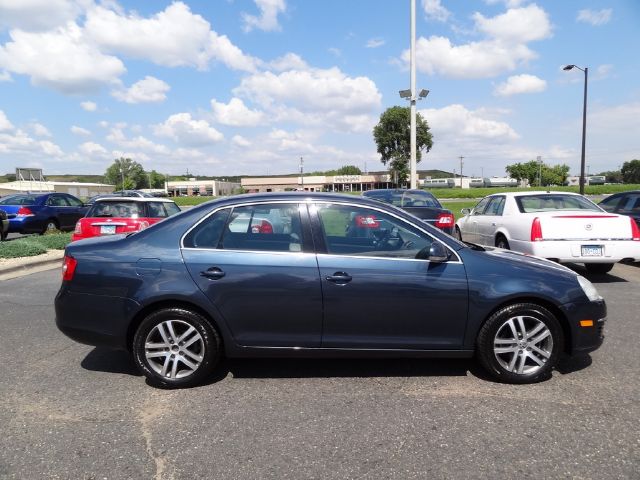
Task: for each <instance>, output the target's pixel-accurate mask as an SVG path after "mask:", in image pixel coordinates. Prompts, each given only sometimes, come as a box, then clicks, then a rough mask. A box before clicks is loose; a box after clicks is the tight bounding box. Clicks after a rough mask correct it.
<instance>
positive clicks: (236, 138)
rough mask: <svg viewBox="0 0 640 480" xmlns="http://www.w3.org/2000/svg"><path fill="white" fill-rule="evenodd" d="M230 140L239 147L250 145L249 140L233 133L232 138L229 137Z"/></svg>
mask: <svg viewBox="0 0 640 480" xmlns="http://www.w3.org/2000/svg"><path fill="white" fill-rule="evenodd" d="M231 142H232V143H233V144H234V145H235V146H236V147H241V148H245V147H248V146H250V145H251V142H250V141H249V140H247V139H246V138H244V137H243V136H241V135H234V136H233V138H232V139H231Z"/></svg>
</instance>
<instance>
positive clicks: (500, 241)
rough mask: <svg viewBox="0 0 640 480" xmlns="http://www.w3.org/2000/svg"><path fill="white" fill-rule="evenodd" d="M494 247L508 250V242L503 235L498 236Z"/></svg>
mask: <svg viewBox="0 0 640 480" xmlns="http://www.w3.org/2000/svg"><path fill="white" fill-rule="evenodd" d="M496 247H498V248H504V249H505V250H509V242H508V241H507V239H506V238H505V236H504V235H498V236H497V237H496Z"/></svg>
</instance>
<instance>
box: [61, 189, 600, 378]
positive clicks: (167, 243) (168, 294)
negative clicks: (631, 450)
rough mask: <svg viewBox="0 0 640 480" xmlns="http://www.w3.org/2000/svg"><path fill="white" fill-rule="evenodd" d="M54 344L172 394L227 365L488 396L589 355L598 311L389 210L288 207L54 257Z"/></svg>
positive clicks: (517, 258) (86, 244)
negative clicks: (565, 357) (424, 374)
mask: <svg viewBox="0 0 640 480" xmlns="http://www.w3.org/2000/svg"><path fill="white" fill-rule="evenodd" d="M55 309H56V322H57V325H58V328H59V329H60V330H61V331H62V332H64V333H65V334H66V335H68V336H69V337H71V338H72V339H74V340H77V341H79V342H82V343H87V344H90V345H99V346H108V347H113V348H118V349H126V350H129V351H130V352H131V353H132V355H133V357H134V359H135V363H136V364H137V366H138V368H139V369H140V371H141V372H142V373H143V374H144V375H146V376H147V378H148V379H149V380H150V382H151V383H152V384H155V385H158V386H164V387H186V386H192V385H196V384H198V383H201V382H202V381H203V380H204V379H205V378H206V377H207V376H209V375H210V374H211V372H212V370H213V369H214V367H215V366H216V364H217V363H218V361H219V360H220V357H221V356H222V355H226V356H227V357H274V356H279V357H285V356H286V357H354V356H375V357H381V356H389V357H471V356H473V355H474V354H475V355H477V357H478V359H479V361H480V362H481V363H482V365H483V366H484V367H485V368H486V369H487V371H488V372H490V373H491V374H492V375H493V376H494V377H496V378H497V379H499V380H500V381H504V382H510V383H530V382H535V381H539V380H542V379H544V378H546V377H548V376H549V375H550V373H551V370H552V369H553V367H554V365H555V364H556V362H557V360H558V357H559V356H560V355H561V353H567V354H570V355H575V354H580V353H586V352H590V351H593V350H595V349H597V348H598V347H599V346H600V345H601V344H602V341H603V326H604V322H605V318H606V306H605V302H604V300H603V299H602V298H601V297H600V296H599V295H598V292H597V291H596V289H595V287H594V286H593V285H592V284H591V283H590V282H589V281H588V280H586V279H585V278H583V277H581V276H579V275H577V274H576V273H575V272H573V271H571V270H569V269H567V268H565V267H563V266H560V265H557V264H554V263H551V262H549V261H547V260H543V259H538V258H534V257H527V256H524V255H521V254H518V253H514V252H511V251H505V250H499V249H493V248H483V247H479V246H475V245H470V244H464V243H462V242H459V241H458V240H456V239H454V238H452V237H450V236H448V235H446V234H444V233H443V232H441V231H440V230H438V229H436V228H433V227H432V226H430V225H428V224H426V223H424V222H421V221H420V220H419V219H417V218H416V217H414V216H412V215H410V214H408V213H406V212H404V211H403V210H400V209H398V208H396V207H394V206H391V205H386V204H383V203H380V202H377V201H373V200H368V199H366V198H361V197H360V198H357V197H353V196H344V195H335V194H322V193H307V192H297V193H296V192H292V193H278V194H254V195H241V196H236V197H231V198H226V199H222V200H215V201H212V202H208V203H205V204H203V205H200V206H198V207H194V208H192V209H190V210H187V211H185V212H182V213H180V214H178V215H175V216H173V217H170V218H168V219H166V220H164V221H162V222H160V223H158V224H156V225H153V226H151V227H150V228H148V229H146V230H143V231H141V232H138V233H135V234H129V235H114V236H111V237H101V238H95V239H88V240H82V241H79V242H75V243H73V244H71V245H69V246H68V247H67V249H66V252H65V257H64V265H63V278H62V285H61V287H60V291H59V292H58V294H57V296H56V300H55Z"/></svg>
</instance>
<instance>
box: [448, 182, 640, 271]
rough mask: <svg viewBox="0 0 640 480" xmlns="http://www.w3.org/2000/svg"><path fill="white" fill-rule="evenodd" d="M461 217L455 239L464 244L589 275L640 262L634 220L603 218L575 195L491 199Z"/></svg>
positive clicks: (526, 194) (514, 195)
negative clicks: (570, 266) (581, 268)
mask: <svg viewBox="0 0 640 480" xmlns="http://www.w3.org/2000/svg"><path fill="white" fill-rule="evenodd" d="M462 213H463V214H465V216H464V217H463V218H460V219H459V220H458V221H457V222H456V228H455V232H454V235H455V236H457V237H458V238H459V239H460V240H464V241H466V242H470V243H476V244H479V245H489V246H496V247H499V248H505V249H511V250H514V251H517V252H522V253H526V254H529V255H535V256H537V257H543V258H548V259H551V260H555V261H557V262H560V263H583V264H584V265H585V267H586V268H587V270H588V271H589V272H591V273H606V272H608V271H609V270H611V269H612V268H613V265H614V264H615V263H616V262H619V261H621V260H633V261H639V260H640V229H639V228H638V225H637V224H636V223H635V222H634V220H633V219H632V218H630V217H627V216H624V215H616V214H612V213H607V212H606V211H604V210H603V209H602V208H600V207H599V206H597V205H596V204H594V203H593V202H591V201H590V200H588V199H586V198H585V197H583V196H582V195H579V194H577V193H568V192H510V193H496V194H493V195H489V196H487V197H484V198H483V199H482V200H480V202H478V204H477V205H476V206H475V207H474V208H473V209H471V210H469V209H466V208H465V209H462Z"/></svg>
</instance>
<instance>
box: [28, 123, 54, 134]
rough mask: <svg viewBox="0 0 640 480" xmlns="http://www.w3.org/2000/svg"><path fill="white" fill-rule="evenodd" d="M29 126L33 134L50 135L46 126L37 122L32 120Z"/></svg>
mask: <svg viewBox="0 0 640 480" xmlns="http://www.w3.org/2000/svg"><path fill="white" fill-rule="evenodd" d="M29 128H31V131H32V132H33V133H34V135H36V136H38V137H52V136H53V135H51V132H50V131H49V129H48V128H47V127H45V126H44V125H42V124H41V123H38V122H33V123H31V124H29Z"/></svg>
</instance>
